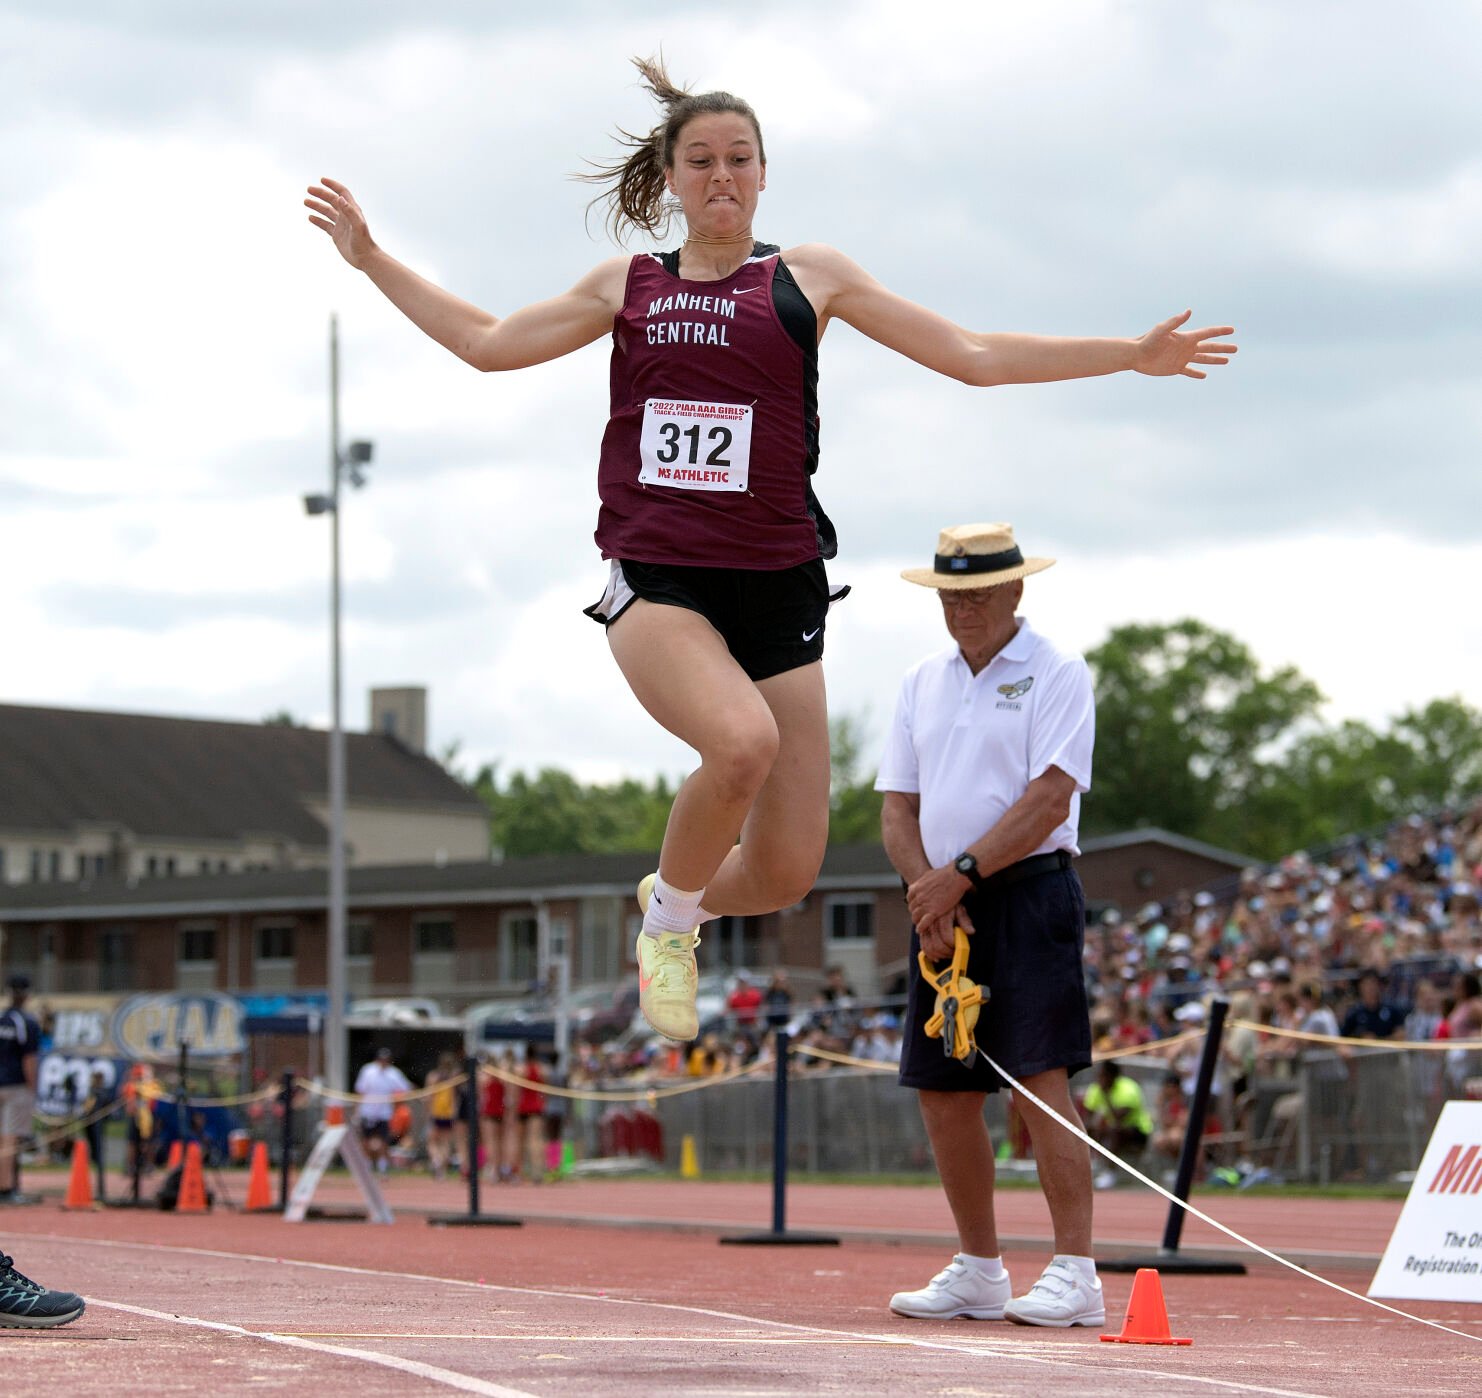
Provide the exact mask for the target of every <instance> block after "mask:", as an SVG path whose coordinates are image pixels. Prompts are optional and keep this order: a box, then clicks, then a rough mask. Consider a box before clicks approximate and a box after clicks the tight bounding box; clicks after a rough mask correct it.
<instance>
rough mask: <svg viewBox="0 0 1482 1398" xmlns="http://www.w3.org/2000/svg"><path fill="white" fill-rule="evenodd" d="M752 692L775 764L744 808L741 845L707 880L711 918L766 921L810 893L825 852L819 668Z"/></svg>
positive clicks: (824, 726)
mask: <svg viewBox="0 0 1482 1398" xmlns="http://www.w3.org/2000/svg"><path fill="white" fill-rule="evenodd" d="M757 689H758V691H759V692H760V693H761V696H762V698H763V699H764V700H765V701H766V703H767V707H768V708H769V709H770V710H771V713H772V717H773V719H774V720H775V721H776V724H777V736H778V746H777V757H776V760H775V761H774V762H773V763H772V770H771V771H770V772H769V773H768V775H767V780H766V782H765V783H764V784H763V786H762V789H761V790H760V791H759V792H758V793H757V796H756V799H755V800H754V801H753V802H752V805H751V811H750V814H748V815H747V817H746V823H745V825H744V826H743V827H742V829H741V843H740V844H739V845H737V846H736V847H735V848H734V849H732V850H731V851H730V853H729V854H728V855H727V856H726V860H725V863H724V864H722V865H721V867H720V871H719V872H718V873H717V874H716V875H715V877H714V878H712V879H711V880H710V883H709V885H708V887H707V889H706V893H705V909H706V911H707V912H712V913H732V914H737V915H745V914H747V913H770V912H774V911H775V910H776V909H778V908H786V907H789V906H791V905H792V904H793V903H797V902H800V901H801V900H802V899H803V898H805V897H806V896H807V893H808V890H809V889H810V888H812V887H813V881H814V880H815V879H816V878H817V877H818V870H819V866H820V865H821V864H822V863H823V853H824V849H825V847H826V846H827V844H828V788H829V746H828V703H827V699H826V696H825V693H824V685H823V666H822V665H821V664H818V663H815V664H812V665H803V666H799V668H798V669H796V670H788V671H785V672H784V673H783V674H780V675H773V676H772V677H771V678H770V679H765V680H761V681H759V682H758V684H757Z"/></svg>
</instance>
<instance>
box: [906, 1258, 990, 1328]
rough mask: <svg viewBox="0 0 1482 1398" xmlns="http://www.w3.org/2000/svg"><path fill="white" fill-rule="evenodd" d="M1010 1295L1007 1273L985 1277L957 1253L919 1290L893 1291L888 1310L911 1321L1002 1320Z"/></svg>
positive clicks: (980, 1270)
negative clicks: (963, 1318)
mask: <svg viewBox="0 0 1482 1398" xmlns="http://www.w3.org/2000/svg"><path fill="white" fill-rule="evenodd" d="M1013 1294H1014V1288H1013V1285H1012V1284H1011V1283H1010V1281H1009V1274H1008V1273H1007V1272H1003V1273H1002V1274H1001V1275H999V1276H998V1277H989V1276H988V1275H986V1274H985V1273H984V1272H983V1271H982V1269H981V1268H978V1267H975V1266H974V1265H973V1264H972V1263H971V1262H969V1261H967V1260H966V1259H965V1258H964V1257H963V1256H962V1254H961V1253H958V1254H957V1256H956V1257H954V1258H953V1259H952V1260H951V1261H950V1262H949V1263H948V1264H947V1265H946V1266H945V1267H943V1268H942V1270H941V1271H940V1272H938V1273H937V1274H936V1276H934V1277H933V1278H932V1279H931V1280H930V1281H929V1282H927V1284H926V1285H925V1286H923V1287H922V1288H921V1290H920V1291H897V1292H896V1293H895V1295H894V1296H892V1297H891V1298H890V1309H891V1310H893V1311H894V1312H895V1313H896V1315H904V1316H910V1317H911V1319H912V1320H955V1319H957V1318H958V1317H959V1316H962V1317H965V1318H966V1319H968V1320H1002V1319H1003V1310H1004V1307H1005V1306H1006V1305H1007V1304H1008V1301H1009V1298H1010V1297H1011V1296H1013Z"/></svg>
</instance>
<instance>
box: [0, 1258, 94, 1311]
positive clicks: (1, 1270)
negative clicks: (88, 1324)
mask: <svg viewBox="0 0 1482 1398" xmlns="http://www.w3.org/2000/svg"><path fill="white" fill-rule="evenodd" d="M83 1310H84V1306H83V1301H82V1297H81V1296H74V1295H73V1294H72V1293H71V1292H70V1291H48V1290H47V1289H46V1287H44V1286H41V1285H39V1284H38V1283H36V1282H33V1281H32V1280H31V1279H30V1277H23V1276H22V1275H21V1274H20V1273H19V1272H17V1271H16V1269H15V1265H14V1263H13V1262H12V1261H11V1259H10V1258H8V1257H7V1256H5V1254H4V1253H0V1328H4V1329H11V1330H46V1329H50V1328H52V1327H53V1326H57V1325H66V1324H67V1322H68V1321H71V1320H76V1319H77V1317H78V1316H80V1315H81V1314H82V1312H83Z"/></svg>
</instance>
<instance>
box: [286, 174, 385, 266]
mask: <svg viewBox="0 0 1482 1398" xmlns="http://www.w3.org/2000/svg"><path fill="white" fill-rule="evenodd" d="M304 207H305V208H307V209H312V210H313V211H314V212H313V213H311V214H310V215H309V222H310V223H312V224H313V225H314V226H315V227H316V228H322V229H323V230H324V231H325V232H326V233H328V234H329V236H330V237H331V238H333V239H334V245H335V247H337V248H338V249H339V252H340V256H341V257H343V258H344V259H345V261H346V262H348V263H349V264H350V265H351V266H352V267H354V268H356V269H357V270H358V269H359V268H360V266H361V264H362V263H363V262H364V261H365V259H366V258H367V257H369V256H370V255H371V253H373V252H375V250H376V243H375V239H373V238H372V237H371V235H370V228H369V226H368V225H367V224H366V221H365V215H364V214H363V213H361V211H360V205H359V204H357V203H356V202H355V196H354V195H352V194H351V193H350V191H349V190H348V189H346V188H345V186H344V185H342V184H341V183H340V182H339V181H338V180H331V179H326V180H325V181H324V183H323V184H322V185H318V184H311V185H310V186H309V198H307V199H305V200H304Z"/></svg>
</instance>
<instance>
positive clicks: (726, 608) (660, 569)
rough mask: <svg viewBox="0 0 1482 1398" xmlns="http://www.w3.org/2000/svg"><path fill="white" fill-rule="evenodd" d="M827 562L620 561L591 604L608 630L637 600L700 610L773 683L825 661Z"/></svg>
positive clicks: (747, 666)
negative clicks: (767, 565)
mask: <svg viewBox="0 0 1482 1398" xmlns="http://www.w3.org/2000/svg"><path fill="white" fill-rule="evenodd" d="M847 591H848V589H847V588H842V589H839V590H837V591H836V592H834V593H833V595H832V598H831V596H830V593H829V583H828V575H827V574H826V572H825V571H824V566H823V560H822V559H821V558H815V559H813V560H812V561H811V562H808V563H800V564H798V565H797V567H795V568H779V569H775V570H774V569H752V568H698V567H692V566H689V565H684V564H678V563H634V562H633V561H632V560H631V559H623V560H621V562H618V563H616V564H615V566H614V568H613V571H612V577H611V580H610V581H609V583H608V586H607V591H606V592H605V593H604V594H603V595H602V599H601V601H599V602H597V603H595V604H594V605H593V606H590V607H587V608H586V609H585V610H586V614H587V615H588V616H589V617H591V618H592V620H594V621H600V622H602V623H603V624H604V625H606V626H611V625H612V624H613V623H614V622H615V621H617V619H618V618H619V617H620V616H622V614H623V613H624V612H625V611H626V610H627V608H628V606H629V605H630V604H631V603H632V601H633V599H634V598H635V597H641V598H643V600H644V601H645V602H657V603H659V604H660V605H662V606H668V607H685V608H687V609H688V610H689V611H692V612H699V614H700V615H701V616H702V617H704V618H705V620H706V621H708V622H709V623H710V624H711V625H712V626H713V627H714V628H715V629H716V630H717V631H718V632H720V635H721V639H722V640H724V641H725V643H726V648H727V649H728V650H729V651H730V652H731V655H732V657H733V658H734V659H735V661H736V663H737V664H738V665H739V666H740V667H741V668H742V669H743V670H745V671H746V674H747V676H748V678H750V679H753V680H765V679H770V678H771V677H772V676H773V675H780V674H783V673H784V672H786V671H788V670H796V669H798V668H799V667H800V666H803V665H811V664H812V663H813V662H814V661H815V660H821V659H822V658H823V632H824V620H825V617H826V615H827V613H828V609H829V603H830V601H831V600H838V599H839V598H841V597H842V596H843V595H844V593H845V592H847Z"/></svg>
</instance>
